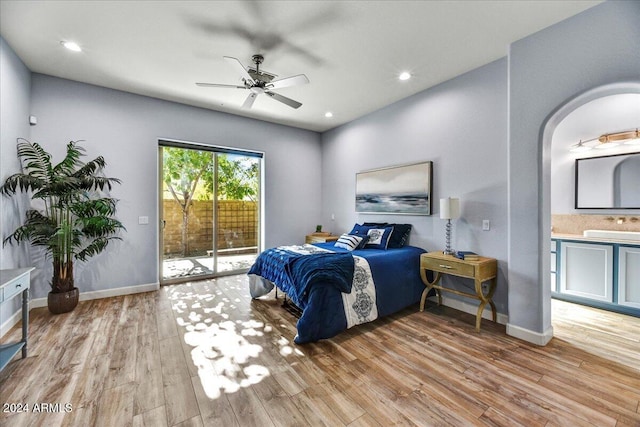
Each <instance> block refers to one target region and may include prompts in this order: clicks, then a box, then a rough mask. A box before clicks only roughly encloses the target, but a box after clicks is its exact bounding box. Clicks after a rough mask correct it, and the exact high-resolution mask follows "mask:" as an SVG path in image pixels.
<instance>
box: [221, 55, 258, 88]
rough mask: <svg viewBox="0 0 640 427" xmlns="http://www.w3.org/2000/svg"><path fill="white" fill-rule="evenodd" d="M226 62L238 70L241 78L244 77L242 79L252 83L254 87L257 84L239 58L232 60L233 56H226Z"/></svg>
mask: <svg viewBox="0 0 640 427" xmlns="http://www.w3.org/2000/svg"><path fill="white" fill-rule="evenodd" d="M224 59H225V61H227V62H228V63H229V64H231V66H232V67H233V68H235V69H236V71H237V72H238V73H240V76H242V78H243V79H244V80H245V81H247V82H249V83H251V84H252V85H253V84H255V83H256V82H255V81H254V80H253V78H251V76H250V75H249V72H248V71H247V69H246V68H244V65H242V63H241V62H240V61H238V59H237V58H232V57H231V56H225V57H224Z"/></svg>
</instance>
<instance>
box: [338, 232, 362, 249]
mask: <svg viewBox="0 0 640 427" xmlns="http://www.w3.org/2000/svg"><path fill="white" fill-rule="evenodd" d="M360 242H362V237H358V236H354V235H352V234H343V235H342V236H340V237H339V238H338V240H336V243H335V244H334V246H337V247H338V248H344V249H348V250H350V251H352V250H354V249H355V248H357V247H358V245H359V244H360Z"/></svg>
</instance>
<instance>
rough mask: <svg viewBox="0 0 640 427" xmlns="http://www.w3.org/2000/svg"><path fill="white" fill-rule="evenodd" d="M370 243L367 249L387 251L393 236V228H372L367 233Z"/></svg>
mask: <svg viewBox="0 0 640 427" xmlns="http://www.w3.org/2000/svg"><path fill="white" fill-rule="evenodd" d="M367 234H368V236H369V242H367V244H366V246H365V248H367V249H384V250H386V249H387V246H388V244H389V237H391V235H392V234H393V227H384V228H370V229H369V231H367Z"/></svg>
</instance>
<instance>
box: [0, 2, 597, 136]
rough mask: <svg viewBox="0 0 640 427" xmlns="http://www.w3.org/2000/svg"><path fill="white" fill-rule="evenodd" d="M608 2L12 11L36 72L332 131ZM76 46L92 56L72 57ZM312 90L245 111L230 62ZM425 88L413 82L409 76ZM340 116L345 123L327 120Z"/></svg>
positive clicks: (1, 9)
mask: <svg viewBox="0 0 640 427" xmlns="http://www.w3.org/2000/svg"><path fill="white" fill-rule="evenodd" d="M598 3H600V1H579V0H571V1H547V0H543V1H515V0H513V1H416V0H412V1H51V0H48V1H10V0H2V1H1V2H0V32H1V34H2V37H4V39H5V40H6V41H7V42H8V43H9V45H10V46H11V47H12V48H13V49H14V50H15V52H16V53H17V54H18V56H19V57H20V58H21V59H22V60H23V61H24V63H25V64H26V65H27V67H29V69H30V70H32V71H33V72H36V73H43V74H48V75H52V76H57V77H62V78H66V79H71V80H76V81H80V82H85V83H90V84H95V85H99V86H104V87H109V88H113V89H119V90H124V91H127V92H133V93H137V94H141V95H147V96H152V97H156V98H161V99H166V100H170V101H176V102H181V103H184V104H189V105H195V106H199V107H203V108H208V109H211V110H217V111H224V112H228V113H232V114H238V115H242V116H246V117H253V118H257V119H261V120H266V121H270V122H275V123H281V124H285V125H289V126H295V127H300V128H304V129H310V130H314V131H320V132H321V131H325V130H328V129H331V128H333V127H336V126H339V125H341V124H343V123H346V122H349V121H351V120H353V119H356V118H358V117H361V116H363V115H365V114H367V113H369V112H371V111H374V110H377V109H380V108H382V107H384V106H385V105H389V104H391V103H393V102H395V101H398V100H400V99H402V98H406V97H408V96H410V95H413V94H415V93H417V92H420V91H422V90H424V89H427V88H429V87H432V86H434V85H437V84H438V83H441V82H443V81H446V80H448V79H451V78H453V77H455V76H457V75H460V74H462V73H465V72H467V71H470V70H472V69H474V68H477V67H479V66H481V65H484V64H487V63H489V62H491V61H494V60H496V59H499V58H501V57H503V56H505V55H506V54H507V51H508V47H509V44H510V43H511V42H513V41H516V40H518V39H521V38H523V37H525V36H527V35H529V34H532V33H534V32H536V31H539V30H541V29H543V28H545V27H548V26H549V25H552V24H554V23H556V22H559V21H561V20H563V19H566V18H568V17H570V16H572V15H575V14H576V13H579V12H581V11H583V10H585V9H587V8H589V7H592V6H594V5H596V4H598ZM62 40H72V41H75V42H77V43H78V44H79V45H80V46H81V47H82V48H83V51H82V52H81V53H74V52H71V51H68V50H66V49H64V48H63V47H62V46H61V45H60V42H61V41H62ZM255 53H261V54H263V55H264V56H265V61H264V64H262V68H263V69H264V70H265V71H268V72H271V73H273V74H277V75H278V77H279V78H283V77H288V76H292V75H296V74H306V75H307V77H308V78H309V80H310V81H311V82H310V84H308V85H303V86H297V87H289V88H282V89H280V90H278V91H277V92H279V93H280V94H282V95H284V96H287V97H289V98H293V99H295V100H297V101H300V102H302V103H303V106H302V107H300V108H299V109H297V110H294V109H292V108H290V107H288V106H286V105H283V104H281V103H279V102H277V101H275V100H273V99H271V98H269V97H267V96H266V95H262V96H259V97H258V99H257V100H256V102H255V104H254V105H253V108H252V109H251V110H243V109H241V108H240V107H241V105H242V103H243V101H244V99H245V97H246V96H247V94H248V91H246V90H240V89H226V88H202V87H197V86H196V85H195V82H213V83H223V84H240V83H241V82H240V79H239V76H238V75H237V73H236V72H234V70H233V68H232V67H230V66H229V64H228V63H227V62H225V61H224V60H223V59H222V57H223V56H232V57H236V58H238V59H239V60H240V61H241V62H242V63H243V64H244V65H245V66H249V65H252V64H251V56H252V55H253V54H255ZM403 70H408V71H410V72H411V73H412V75H413V78H412V79H411V80H408V81H404V82H401V81H399V80H398V79H397V75H398V73H399V72H401V71H403ZM326 111H332V112H333V114H334V117H333V118H331V119H327V118H325V117H324V114H325V112H326Z"/></svg>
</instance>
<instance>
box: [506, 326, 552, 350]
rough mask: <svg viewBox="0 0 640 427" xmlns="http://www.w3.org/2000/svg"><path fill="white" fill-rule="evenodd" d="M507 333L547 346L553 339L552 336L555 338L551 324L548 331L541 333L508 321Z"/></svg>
mask: <svg viewBox="0 0 640 427" xmlns="http://www.w3.org/2000/svg"><path fill="white" fill-rule="evenodd" d="M507 335H511V336H512V337H516V338H518V339H521V340H523V341H527V342H530V343H531V344H535V345H539V346H545V345H547V343H549V341H551V338H553V326H549V327H548V328H547V330H546V331H544V332H542V333H540V332H535V331H532V330H530V329H524V328H521V327H520V326H515V325H511V324H509V323H507Z"/></svg>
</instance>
